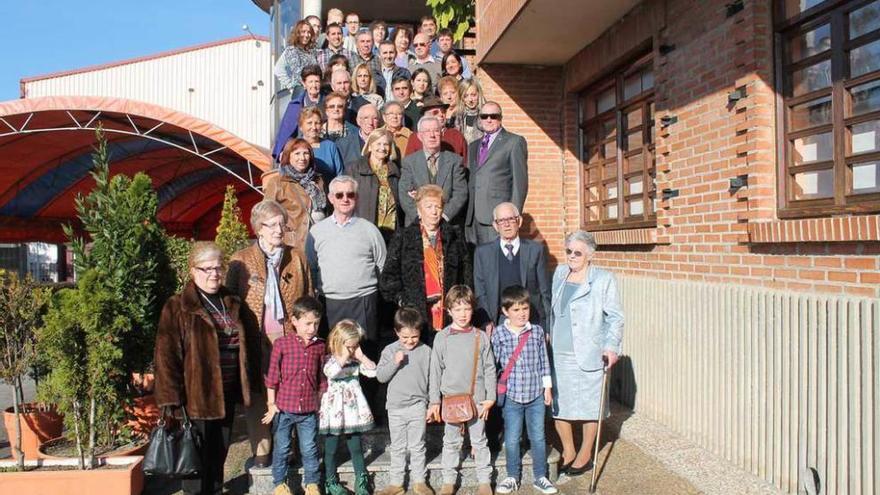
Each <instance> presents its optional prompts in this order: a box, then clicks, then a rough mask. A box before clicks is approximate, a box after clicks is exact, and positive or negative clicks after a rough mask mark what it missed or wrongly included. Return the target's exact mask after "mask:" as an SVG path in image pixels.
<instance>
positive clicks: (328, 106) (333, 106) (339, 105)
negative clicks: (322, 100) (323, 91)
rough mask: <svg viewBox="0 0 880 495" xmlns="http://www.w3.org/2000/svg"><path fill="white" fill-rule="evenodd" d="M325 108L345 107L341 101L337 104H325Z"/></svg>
mask: <svg viewBox="0 0 880 495" xmlns="http://www.w3.org/2000/svg"><path fill="white" fill-rule="evenodd" d="M327 108H333V109H337V110H339V109H342V108H345V105H343V104H341V103H340V104H337V105H327Z"/></svg>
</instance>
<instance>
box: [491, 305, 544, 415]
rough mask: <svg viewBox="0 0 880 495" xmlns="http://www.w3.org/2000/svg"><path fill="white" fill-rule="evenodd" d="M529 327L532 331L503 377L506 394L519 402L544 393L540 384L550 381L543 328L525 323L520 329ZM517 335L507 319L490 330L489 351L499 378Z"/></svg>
mask: <svg viewBox="0 0 880 495" xmlns="http://www.w3.org/2000/svg"><path fill="white" fill-rule="evenodd" d="M529 328H531V330H532V333H531V334H530V335H529V338H528V340H527V341H526V345H525V347H523V349H522V352H520V354H519V358H518V359H517V360H516V364H515V365H514V366H513V371H511V373H510V377H509V378H508V379H507V398H508V399H509V400H512V401H514V402H518V403H520V404H526V403H529V402H531V401H533V400H535V399H536V398H537V397H539V396H541V394H543V393H544V388H545V387H550V385H551V383H552V382H551V379H550V360H549V359H548V358H547V340H546V339H545V337H544V335H545V334H544V329H543V328H541V327H540V326H538V325H533V324H527V325H526V328H525V329H524V330H523V332H525V331H527V330H529ZM520 335H522V334H521V333H520V334H519V335H517V334H514V333H513V332H511V331H510V330H509V329H508V328H507V320H505V322H504V324H502V325H500V326H499V327H498V328H496V329H495V331H494V332H492V351H493V352H494V354H495V364H496V366H495V368H496V369H497V370H498V377H499V380H500V378H501V374H502V373H503V372H504V368H506V367H507V362H508V361H509V360H510V357H511V356H512V355H513V351H515V350H516V346H517V344H519V338H520Z"/></svg>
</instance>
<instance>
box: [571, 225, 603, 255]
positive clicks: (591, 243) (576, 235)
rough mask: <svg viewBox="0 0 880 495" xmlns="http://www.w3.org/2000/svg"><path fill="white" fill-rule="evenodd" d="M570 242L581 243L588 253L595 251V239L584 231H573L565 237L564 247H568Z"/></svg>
mask: <svg viewBox="0 0 880 495" xmlns="http://www.w3.org/2000/svg"><path fill="white" fill-rule="evenodd" d="M572 241H580V242H583V243H584V244H586V245H587V249H589V250H590V251H595V250H596V246H597V244H596V238H595V237H593V234H591V233H589V232H587V231H586V230H575V231H574V232H572V233H570V234H568V235H567V236H566V237H565V245H566V246H568V245H569V244H570V243H571V242H572Z"/></svg>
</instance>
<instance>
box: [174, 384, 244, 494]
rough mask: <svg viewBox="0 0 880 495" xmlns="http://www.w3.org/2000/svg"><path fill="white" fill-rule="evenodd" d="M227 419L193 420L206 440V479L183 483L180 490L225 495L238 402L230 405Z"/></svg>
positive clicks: (204, 470) (204, 459) (202, 451)
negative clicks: (224, 471) (227, 460)
mask: <svg viewBox="0 0 880 495" xmlns="http://www.w3.org/2000/svg"><path fill="white" fill-rule="evenodd" d="M225 410H226V417H225V418H223V419H193V420H192V424H193V428H194V429H195V430H196V431H198V432H199V435H200V436H201V438H202V445H201V450H200V451H199V453H200V454H201V458H202V475H201V476H200V477H199V478H193V479H188V480H183V481H182V482H181V484H180V487H181V488H182V489H183V493H186V494H188V495H190V494H191V495H214V494H219V493H221V492H222V491H223V465H224V464H225V463H226V453H227V452H228V451H229V444H230V442H231V440H232V423H233V422H234V421H235V401H231V400H230V401H227V403H226V406H225Z"/></svg>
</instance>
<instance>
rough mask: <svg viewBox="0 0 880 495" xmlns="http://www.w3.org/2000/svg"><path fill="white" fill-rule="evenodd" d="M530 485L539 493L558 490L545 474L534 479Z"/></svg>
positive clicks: (550, 492)
mask: <svg viewBox="0 0 880 495" xmlns="http://www.w3.org/2000/svg"><path fill="white" fill-rule="evenodd" d="M532 486H533V487H535V490H538V491H539V492H541V493H547V494H553V493H559V490H557V489H556V487H555V486H554V485H553V482H552V481H550V480H548V479H547V477H546V476H542V477H540V478H538V479H536V480H535V482H534V483H533V484H532Z"/></svg>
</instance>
